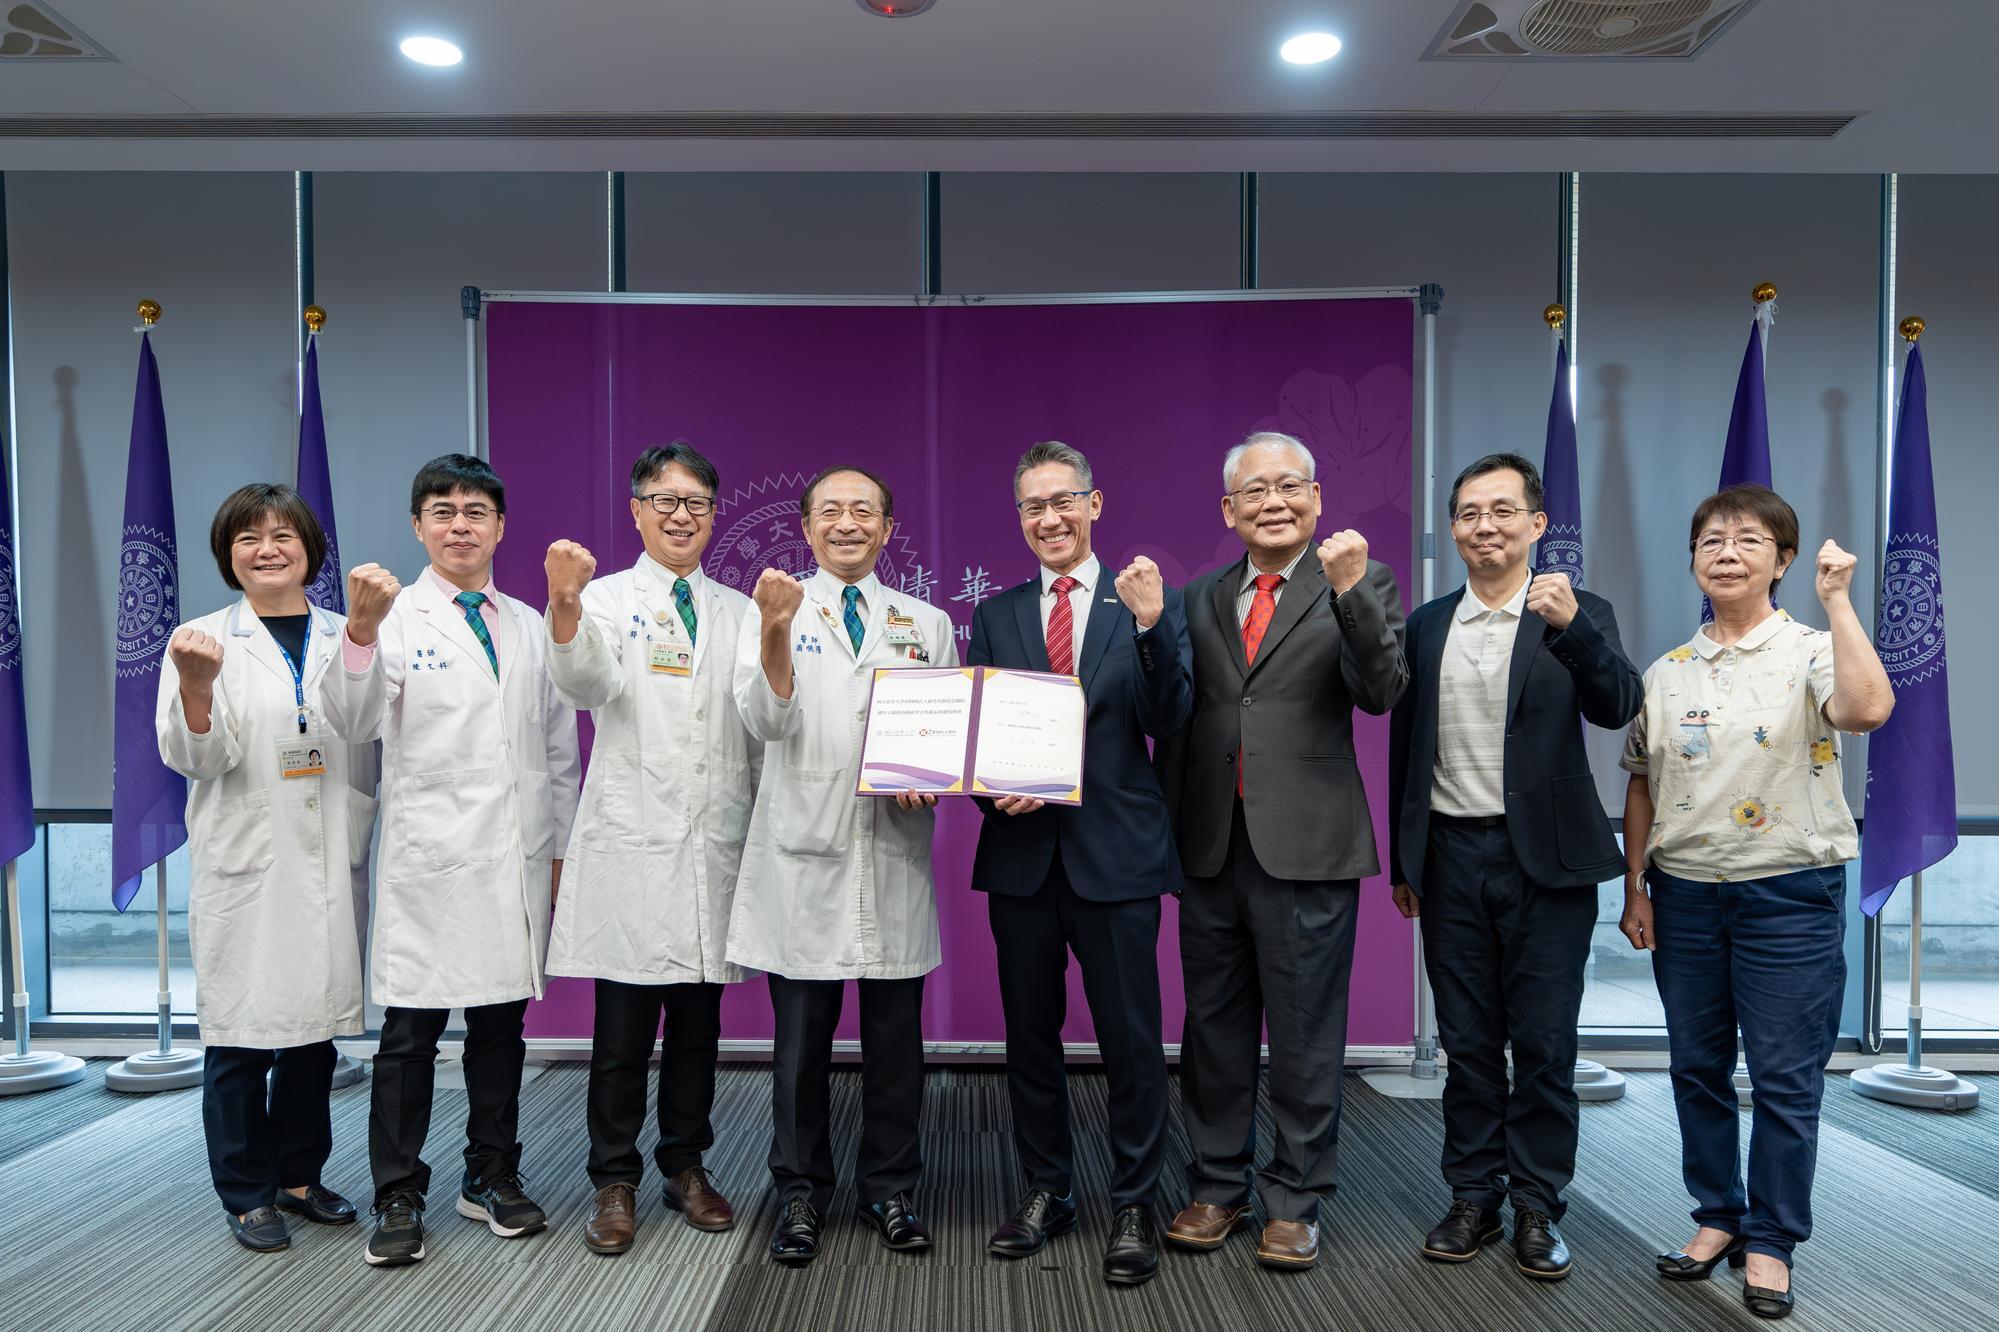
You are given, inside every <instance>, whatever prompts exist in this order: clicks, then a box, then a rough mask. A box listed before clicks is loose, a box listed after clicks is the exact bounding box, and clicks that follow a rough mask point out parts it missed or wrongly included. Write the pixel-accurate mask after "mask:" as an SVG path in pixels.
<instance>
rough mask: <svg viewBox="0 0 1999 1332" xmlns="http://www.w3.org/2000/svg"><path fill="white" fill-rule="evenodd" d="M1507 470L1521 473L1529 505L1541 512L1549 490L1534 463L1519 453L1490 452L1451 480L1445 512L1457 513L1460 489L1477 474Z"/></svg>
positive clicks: (1535, 510)
mask: <svg viewBox="0 0 1999 1332" xmlns="http://www.w3.org/2000/svg"><path fill="white" fill-rule="evenodd" d="M1505 471H1514V472H1518V473H1520V479H1521V480H1522V481H1523V482H1525V483H1526V490H1527V507H1528V508H1530V509H1532V510H1533V511H1534V512H1536V513H1539V512H1540V511H1541V504H1542V501H1543V500H1545V499H1546V498H1547V491H1545V490H1543V489H1542V487H1541V473H1540V471H1539V470H1538V469H1537V468H1536V467H1535V466H1534V464H1533V463H1531V462H1528V461H1527V460H1526V459H1525V458H1523V457H1521V456H1520V455H1519V454H1517V453H1488V454H1486V455H1485V456H1484V457H1483V458H1480V459H1479V460H1478V461H1477V462H1475V463H1473V464H1472V465H1471V466H1469V467H1467V468H1465V469H1464V471H1462V472H1459V473H1458V479H1457V480H1455V481H1453V482H1451V498H1450V500H1449V502H1448V503H1446V504H1445V505H1444V512H1446V513H1456V512H1457V511H1458V491H1460V490H1462V489H1464V484H1465V482H1467V481H1469V480H1471V479H1472V478H1473V477H1475V476H1484V475H1485V474H1486V473H1487V472H1505Z"/></svg>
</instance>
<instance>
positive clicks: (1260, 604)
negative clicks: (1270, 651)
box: [1235, 574, 1284, 797]
mask: <svg viewBox="0 0 1999 1332" xmlns="http://www.w3.org/2000/svg"><path fill="white" fill-rule="evenodd" d="M1283 581H1284V575H1283V574H1258V575H1257V576H1256V596H1255V597H1254V598H1252V599H1251V600H1250V603H1249V614H1248V615H1246V616H1244V617H1243V621H1242V655H1243V660H1244V661H1245V662H1246V663H1247V664H1248V665H1251V666H1254V665H1256V650H1257V649H1258V648H1260V647H1262V646H1263V635H1264V631H1265V630H1267V629H1269V628H1270V617H1271V616H1273V615H1275V614H1276V613H1277V587H1278V584H1280V583H1282V582H1283ZM1235 793H1236V795H1237V796H1238V797H1240V796H1241V795H1242V755H1241V754H1240V753H1238V754H1237V755H1236V765H1235Z"/></svg>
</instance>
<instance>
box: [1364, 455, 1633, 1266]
mask: <svg viewBox="0 0 1999 1332" xmlns="http://www.w3.org/2000/svg"><path fill="white" fill-rule="evenodd" d="M1449 512H1450V515H1451V532H1452V535H1453V536H1454V538H1455V539H1456V541H1457V547H1458V553H1459V554H1460V555H1462V556H1463V557H1464V561H1465V566H1466V568H1467V569H1468V570H1469V579H1468V581H1467V583H1466V585H1465V586H1464V587H1463V588H1460V589H1459V590H1458V591H1456V592H1452V593H1449V594H1447V595H1445V596H1441V597H1438V598H1437V599H1436V600H1435V601H1432V602H1430V603H1429V604H1427V605H1425V606H1423V607H1421V608H1420V609H1418V610H1417V612H1416V613H1415V614H1414V615H1411V616H1410V617H1409V661H1410V664H1411V667H1412V669H1413V671H1414V678H1413V680H1412V681H1411V685H1410V689H1409V692H1408V693H1407V694H1405V695H1403V698H1402V702H1401V703H1400V704H1398V705H1397V706H1396V709H1395V716H1394V723H1393V744H1392V747H1391V749H1390V760H1389V787H1390V794H1391V800H1392V805H1393V808H1392V811H1391V820H1392V821H1391V823H1390V828H1391V836H1390V838H1389V860H1390V868H1389V876H1390V878H1391V880H1392V881H1393V884H1394V889H1395V904H1396V906H1397V907H1399V908H1400V909H1401V911H1402V914H1403V915H1405V916H1410V917H1414V916H1418V915H1420V916H1421V918H1422V928H1423V947H1424V960H1425V961H1426V963H1427V964H1428V968H1429V973H1430V985H1431V988H1432V989H1433V990H1435V991H1436V996H1437V1027H1438V1032H1439V1034H1440V1035H1441V1036H1442V1038H1443V1044H1444V1051H1445V1053H1446V1054H1447V1055H1448V1056H1449V1058H1450V1073H1449V1078H1448V1080H1447V1081H1446V1082H1445V1084H1444V1156H1443V1173H1444V1182H1445V1183H1447V1184H1448V1185H1449V1186H1450V1189H1451V1197H1452V1202H1451V1208H1450V1211H1449V1212H1448V1213H1447V1214H1446V1215H1445V1217H1444V1219H1443V1220H1442V1221H1441V1222H1439V1223H1438V1225H1437V1227H1436V1228H1435V1229H1434V1230H1432V1231H1431V1232H1430V1234H1429V1236H1428V1237H1427V1238H1426V1239H1425V1240H1424V1243H1423V1254H1424V1256H1425V1257H1427V1258H1432V1259H1435V1260H1437V1261H1439V1262H1463V1261H1465V1260H1467V1259H1470V1258H1472V1257H1475V1256H1476V1255H1477V1254H1478V1251H1479V1249H1480V1247H1481V1246H1482V1245H1483V1244H1485V1243H1486V1242H1487V1241H1489V1240H1494V1239H1497V1238H1498V1237H1499V1235H1500V1233H1501V1231H1500V1224H1499V1204H1500V1201H1501V1200H1502V1199H1503V1198H1505V1197H1507V1196H1508V1195H1509V1194H1510V1195H1511V1197H1512V1201H1513V1250H1514V1264H1515V1266H1516V1267H1518V1268H1519V1270H1520V1271H1522V1272H1523V1273H1525V1274H1526V1275H1528V1276H1530V1277H1538V1278H1541V1279H1542V1280H1547V1281H1558V1280H1560V1279H1561V1278H1563V1277H1565V1276H1567V1275H1568V1273H1569V1267H1570V1256H1569V1249H1568V1245H1567V1244H1566V1243H1565V1242H1564V1241H1563V1239H1562V1234H1561V1231H1560V1230H1559V1229H1558V1228H1557V1226H1556V1223H1557V1222H1558V1221H1560V1220H1561V1218H1562V1190H1563V1189H1564V1188H1566V1187H1567V1186H1568V1183H1569V1180H1570V1178H1571V1177H1572V1176H1573V1175H1574V1174H1575V1167H1576V1132H1577V1123H1578V1118H1577V1112H1576V1089H1575V1067H1576V1017H1577V1014H1578V1013H1579V1011H1580V1010H1581V1008H1582V997H1583V964H1584V962H1585V961H1586V960H1587V959H1588V957H1589V947H1590V935H1591V932H1592V930H1593V929H1594V928H1595V925H1596V912H1597V899H1596V886H1597V884H1598V883H1600V882H1602V881H1604V880H1606V879H1613V878H1617V877H1619V876H1620V875H1621V874H1622V873H1623V869H1624V859H1623V856H1622V855H1621V854H1620V853H1619V851H1618V849H1617V843H1616V841H1615V840H1613V838H1612V837H1611V833H1610V822H1609V820H1608V819H1607V818H1606V817H1605V816H1604V812H1603V805H1602V803H1601V802H1600V801H1599V800H1598V799H1597V793H1596V781H1595V779H1594V778H1593V777H1591V775H1590V770H1589V758H1588V755H1587V754H1586V753H1585V752H1584V749H1583V723H1584V722H1589V723H1591V724H1593V725H1596V726H1603V727H1614V728H1622V727H1623V726H1624V725H1625V723H1627V722H1629V721H1630V720H1631V718H1632V717H1633V716H1634V715H1636V713H1637V712H1638V709H1639V707H1640V705H1641V703H1642V692H1643V691H1642V685H1641V682H1640V679H1639V675H1638V671H1637V670H1636V669H1635V668H1634V667H1633V666H1632V664H1631V662H1630V661H1629V660H1628V659H1627V658H1626V657H1625V655H1624V648H1623V647H1622V645H1621V644H1620V643H1619V642H1618V638H1617V617H1616V615H1615V614H1614V613H1613V612H1612V610H1611V607H1610V603H1609V602H1608V601H1605V600H1604V599H1603V598H1602V597H1599V596H1595V595H1593V594H1591V593H1588V592H1583V591H1580V590H1578V589H1576V588H1575V587H1574V585H1573V584H1572V583H1571V582H1570V580H1569V578H1568V576H1567V575H1565V574H1559V573H1557V574H1542V575H1541V576H1539V577H1534V576H1533V572H1532V570H1531V569H1530V568H1529V567H1528V563H1527V556H1528V552H1529V549H1530V547H1532V545H1533V544H1534V542H1535V541H1536V540H1537V539H1539V537H1540V535H1541V533H1542V532H1543V531H1544V530H1546V528H1547V526H1548V518H1547V515H1546V514H1545V513H1543V512H1542V511H1541V477H1540V474H1539V473H1537V472H1536V471H1535V470H1534V464H1533V463H1531V462H1529V461H1527V460H1526V459H1525V458H1522V457H1520V456H1519V455H1518V454H1513V453H1495V454H1491V455H1489V456H1487V457H1484V458H1481V459H1479V460H1478V461H1477V462H1475V463H1473V464H1472V465H1471V466H1469V467H1467V468H1465V470H1464V471H1463V472H1461V473H1459V474H1458V479H1457V481H1456V482H1455V483H1453V484H1452V486H1451V500H1450V508H1449ZM1509 1041H1510V1042H1511V1043H1512V1045H1513V1078H1512V1086H1511V1088H1510V1089H1509V1087H1508V1085H1507V1071H1506V1053H1505V1050H1506V1045H1507V1043H1508V1042H1509Z"/></svg>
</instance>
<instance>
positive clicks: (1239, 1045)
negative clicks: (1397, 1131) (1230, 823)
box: [1180, 800, 1360, 1222]
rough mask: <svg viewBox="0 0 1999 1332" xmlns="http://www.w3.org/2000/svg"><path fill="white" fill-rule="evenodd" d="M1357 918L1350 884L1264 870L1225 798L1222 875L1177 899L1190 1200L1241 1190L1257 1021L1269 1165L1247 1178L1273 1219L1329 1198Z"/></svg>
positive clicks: (1234, 1197) (1233, 1198) (1313, 1212)
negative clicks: (1227, 828)
mask: <svg viewBox="0 0 1999 1332" xmlns="http://www.w3.org/2000/svg"><path fill="white" fill-rule="evenodd" d="M1359 915H1360V885H1359V883H1358V882H1357V881H1355V880H1353V879H1341V880H1315V881H1293V880H1287V879H1276V878H1272V877H1271V876H1270V875H1269V874H1268V873H1266V872H1265V871H1264V868H1263V866H1262V865H1260V864H1258V863H1257V859H1256V852H1255V851H1254V850H1253V849H1252V848H1251V846H1250V843H1249V830H1248V828H1247V827H1246V826H1245V825H1244V822H1243V813H1242V802H1241V801H1240V800H1238V801H1237V802H1236V807H1235V823H1234V828H1233V830H1232V831H1231V832H1230V834H1229V851H1228V859H1227V860H1226V861H1224V862H1223V865H1222V872H1221V873H1220V874H1219V875H1217V876H1216V877H1214V878H1211V879H1203V878H1189V879H1188V881H1187V891H1186V892H1185V893H1183V894H1182V895H1181V897H1180V965H1181V969H1182V971H1183V972H1184V974H1185V976H1186V986H1187V1026H1186V1033H1185V1035H1184V1036H1183V1037H1182V1038H1181V1039H1182V1044H1181V1046H1180V1094H1181V1100H1182V1105H1183V1108H1184V1110H1185V1115H1186V1121H1187V1138H1188V1142H1189V1145H1190V1146H1191V1147H1192V1148H1193V1160H1192V1161H1191V1162H1190V1163H1189V1164H1188V1168H1187V1173H1188V1176H1189V1183H1190V1184H1191V1186H1192V1190H1193V1196H1194V1200H1195V1201H1196V1202H1207V1203H1214V1204H1217V1205H1219V1206H1223V1207H1234V1206H1237V1205H1239V1204H1241V1203H1242V1201H1243V1200H1244V1198H1245V1197H1246V1196H1247V1192H1248V1187H1249V1178H1250V1171H1251V1168H1252V1167H1253V1166H1254V1165H1255V1162H1256V1079H1257V1065H1258V1063H1259V1056H1260V1054H1261V1048H1262V1045H1263V1039H1262V1037H1263V1032H1264V1030H1265V1028H1266V1024H1267V1025H1268V1031H1269V1034H1270V1071H1269V1075H1268V1077H1269V1088H1270V1116H1271V1121H1272V1127H1273V1128H1274V1129H1275V1130H1276V1141H1275V1142H1274V1143H1273V1144H1272V1147H1271V1153H1270V1163H1269V1164H1268V1165H1266V1166H1265V1167H1264V1168H1263V1169H1262V1170H1261V1171H1258V1172H1257V1191H1258V1192H1259V1193H1260V1194H1261V1195H1262V1198H1263V1206H1264V1209H1265V1211H1266V1212H1268V1214H1269V1216H1270V1219H1271V1220H1273V1221H1308V1222H1309V1221H1317V1220H1318V1218H1319V1204H1320V1202H1321V1201H1323V1200H1327V1199H1330V1198H1331V1197H1332V1196H1333V1189H1334V1184H1335V1180H1334V1175H1335V1172H1336V1170H1337V1167H1338V1159H1339V1156H1338V1152H1339V1147H1338V1144H1339V1124H1340V1079H1341V1075H1342V1072H1343V1070H1344V1068H1345V1064H1346V1047H1347V981H1348V979H1349V978H1350V977H1351V975H1352V973H1353V945H1354V926H1355V923H1356V921H1357V920H1358V918H1359Z"/></svg>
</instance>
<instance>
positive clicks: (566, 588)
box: [542, 541, 597, 606]
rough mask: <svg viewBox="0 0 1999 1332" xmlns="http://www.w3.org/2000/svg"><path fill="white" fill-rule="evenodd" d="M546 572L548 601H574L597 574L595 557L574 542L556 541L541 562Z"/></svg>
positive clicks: (552, 603) (551, 602) (552, 602)
mask: <svg viewBox="0 0 1999 1332" xmlns="http://www.w3.org/2000/svg"><path fill="white" fill-rule="evenodd" d="M542 568H544V569H546V570H547V571H548V601H549V604H550V605H551V606H552V605H554V604H555V603H556V602H558V601H574V600H576V598H578V597H580V596H582V595H583V589H584V588H586V587H588V586H589V585H590V579H591V578H592V577H594V576H595V574H596V572H597V557H596V556H595V555H592V554H591V553H590V552H589V551H588V550H585V549H584V548H583V547H582V546H580V545H578V544H577V543H576V542H574V541H558V542H556V543H554V544H553V545H551V546H550V547H549V548H548V558H547V559H545V560H543V561H542Z"/></svg>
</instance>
